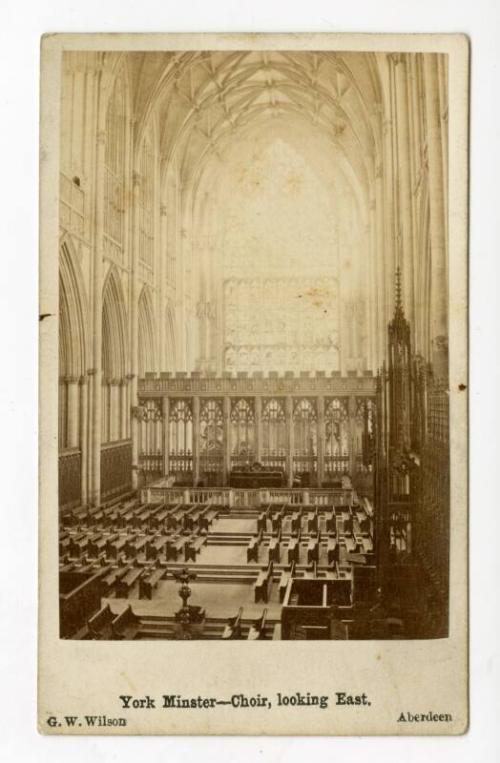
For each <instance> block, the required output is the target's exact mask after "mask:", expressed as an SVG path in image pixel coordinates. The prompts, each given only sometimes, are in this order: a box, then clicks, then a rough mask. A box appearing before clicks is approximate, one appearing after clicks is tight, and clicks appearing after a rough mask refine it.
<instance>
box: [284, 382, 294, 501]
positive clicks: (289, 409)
mask: <svg viewBox="0 0 500 763" xmlns="http://www.w3.org/2000/svg"><path fill="white" fill-rule="evenodd" d="M285 415H286V446H287V447H286V470H287V474H288V487H292V485H293V399H292V398H291V397H290V395H287V397H286V399H285Z"/></svg>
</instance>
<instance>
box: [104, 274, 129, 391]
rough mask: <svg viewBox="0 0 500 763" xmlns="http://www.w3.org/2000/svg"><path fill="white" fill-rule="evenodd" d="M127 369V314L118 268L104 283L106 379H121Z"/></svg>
mask: <svg viewBox="0 0 500 763" xmlns="http://www.w3.org/2000/svg"><path fill="white" fill-rule="evenodd" d="M126 369H127V315H126V310H125V299H124V295H123V289H122V285H121V281H120V276H119V274H118V271H117V269H116V268H112V269H111V270H110V271H109V273H108V275H107V277H106V281H105V283H104V288H103V296H102V373H103V378H104V379H112V378H116V379H121V378H123V377H124V376H125V373H126Z"/></svg>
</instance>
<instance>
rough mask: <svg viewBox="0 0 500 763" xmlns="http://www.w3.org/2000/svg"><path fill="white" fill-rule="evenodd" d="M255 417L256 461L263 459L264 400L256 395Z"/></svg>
mask: <svg viewBox="0 0 500 763" xmlns="http://www.w3.org/2000/svg"><path fill="white" fill-rule="evenodd" d="M254 416H255V428H254V437H255V460H256V461H260V460H261V459H262V398H261V397H259V395H256V397H255V398H254Z"/></svg>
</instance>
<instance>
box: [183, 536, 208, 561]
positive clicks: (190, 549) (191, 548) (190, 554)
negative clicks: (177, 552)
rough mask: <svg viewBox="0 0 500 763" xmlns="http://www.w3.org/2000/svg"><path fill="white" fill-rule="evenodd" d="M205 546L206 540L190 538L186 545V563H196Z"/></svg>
mask: <svg viewBox="0 0 500 763" xmlns="http://www.w3.org/2000/svg"><path fill="white" fill-rule="evenodd" d="M204 545H205V538H194V539H193V538H190V539H189V540H188V541H187V542H186V543H185V545H184V561H185V562H189V561H192V562H195V561H196V556H197V555H198V554H199V553H200V551H201V548H202V546H204Z"/></svg>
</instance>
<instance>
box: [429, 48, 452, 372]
mask: <svg viewBox="0 0 500 763" xmlns="http://www.w3.org/2000/svg"><path fill="white" fill-rule="evenodd" d="M424 67H425V68H424V72H425V106H426V116H427V148H428V157H429V201H430V203H429V209H430V239H431V304H430V313H431V318H430V323H431V326H430V339H431V354H432V363H433V366H434V372H435V374H436V376H438V377H440V378H444V379H446V378H447V376H448V273H447V241H446V217H447V213H446V209H445V205H444V177H443V145H442V135H441V131H442V127H441V111H440V101H439V76H438V62H437V57H436V56H435V55H428V56H425V63H424Z"/></svg>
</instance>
